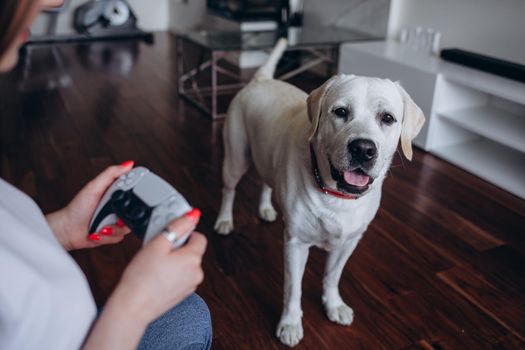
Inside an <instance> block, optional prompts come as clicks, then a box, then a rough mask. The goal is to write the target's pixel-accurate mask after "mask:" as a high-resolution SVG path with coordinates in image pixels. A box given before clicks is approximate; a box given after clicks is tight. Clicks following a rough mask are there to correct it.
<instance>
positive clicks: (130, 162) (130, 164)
mask: <svg viewBox="0 0 525 350" xmlns="http://www.w3.org/2000/svg"><path fill="white" fill-rule="evenodd" d="M133 165H135V161H133V160H126V161H125V162H124V163H122V164H120V166H121V167H124V168H133Z"/></svg>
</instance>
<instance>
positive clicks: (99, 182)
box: [46, 161, 133, 250]
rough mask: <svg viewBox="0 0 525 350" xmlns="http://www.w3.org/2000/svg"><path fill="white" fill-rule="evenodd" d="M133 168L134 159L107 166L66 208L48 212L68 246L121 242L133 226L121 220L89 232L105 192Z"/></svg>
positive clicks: (62, 241)
mask: <svg viewBox="0 0 525 350" xmlns="http://www.w3.org/2000/svg"><path fill="white" fill-rule="evenodd" d="M131 168H133V162H132V161H128V162H124V163H122V164H121V165H114V166H110V167H108V168H107V169H106V170H104V171H103V172H102V173H101V174H99V175H98V176H97V177H96V178H94V179H93V180H91V181H90V182H89V183H88V184H87V185H86V186H84V188H83V189H82V190H80V192H79V193H78V194H77V195H76V196H75V198H73V200H72V201H71V202H70V203H69V204H68V205H67V206H66V207H65V208H63V209H60V210H58V211H56V212H53V213H51V214H48V215H46V219H47V222H48V223H49V226H50V227H51V229H52V230H53V232H54V233H55V235H56V237H57V239H58V241H59V242H60V243H61V244H62V246H63V247H64V248H65V249H66V250H75V249H83V248H94V247H98V246H100V245H104V244H114V243H117V242H120V241H121V240H122V239H123V238H124V236H125V235H126V234H128V233H129V232H130V229H129V228H128V227H126V226H125V225H124V224H123V223H122V222H121V221H119V222H118V223H117V224H116V225H108V226H105V227H103V228H102V229H101V230H100V232H88V230H89V223H90V221H91V218H92V217H93V214H94V213H95V210H96V209H97V206H98V204H99V203H100V200H101V199H102V196H103V195H104V192H105V191H106V190H107V189H108V187H109V186H111V184H112V183H113V182H114V181H115V180H116V179H117V178H118V177H119V176H121V175H123V174H125V173H126V172H128V171H129V170H131Z"/></svg>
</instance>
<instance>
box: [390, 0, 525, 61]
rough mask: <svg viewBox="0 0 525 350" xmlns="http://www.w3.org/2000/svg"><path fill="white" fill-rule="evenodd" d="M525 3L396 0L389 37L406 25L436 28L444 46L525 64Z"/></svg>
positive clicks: (510, 0) (511, 0)
mask: <svg viewBox="0 0 525 350" xmlns="http://www.w3.org/2000/svg"><path fill="white" fill-rule="evenodd" d="M524 17H525V1H524V0H392V2H391V11H390V22H389V28H388V37H389V38H398V36H399V31H400V29H401V28H402V27H403V26H407V25H409V26H423V27H432V28H434V29H437V30H439V31H440V32H441V33H442V34H443V36H442V39H441V47H442V48H444V47H458V48H462V49H465V50H470V51H474V52H479V53H482V54H486V55H490V56H494V57H498V58H502V59H506V60H510V61H514V62H518V63H522V64H525V20H524Z"/></svg>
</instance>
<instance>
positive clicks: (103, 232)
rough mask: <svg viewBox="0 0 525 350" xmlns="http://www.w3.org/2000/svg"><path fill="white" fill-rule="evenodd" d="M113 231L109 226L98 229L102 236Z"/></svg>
mask: <svg viewBox="0 0 525 350" xmlns="http://www.w3.org/2000/svg"><path fill="white" fill-rule="evenodd" d="M112 233H113V229H112V228H111V227H104V228H103V229H102V230H100V234H101V235H104V236H111V234H112Z"/></svg>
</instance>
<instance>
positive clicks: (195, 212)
mask: <svg viewBox="0 0 525 350" xmlns="http://www.w3.org/2000/svg"><path fill="white" fill-rule="evenodd" d="M201 215H202V213H201V211H200V210H199V209H197V208H193V209H192V210H190V211H189V212H187V213H186V215H184V216H186V217H187V218H188V219H191V220H193V221H197V220H199V218H200V217H201Z"/></svg>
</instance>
